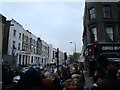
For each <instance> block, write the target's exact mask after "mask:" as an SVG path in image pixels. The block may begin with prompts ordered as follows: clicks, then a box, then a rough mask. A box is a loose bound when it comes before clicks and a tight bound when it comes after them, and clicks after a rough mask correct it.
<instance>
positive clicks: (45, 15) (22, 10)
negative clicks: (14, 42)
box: [2, 2, 84, 53]
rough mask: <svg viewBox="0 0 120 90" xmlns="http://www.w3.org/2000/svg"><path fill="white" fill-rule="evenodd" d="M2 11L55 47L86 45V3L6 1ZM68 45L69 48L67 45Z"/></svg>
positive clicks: (69, 49) (68, 50)
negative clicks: (84, 36)
mask: <svg viewBox="0 0 120 90" xmlns="http://www.w3.org/2000/svg"><path fill="white" fill-rule="evenodd" d="M2 9H3V10H2V13H4V14H5V16H6V15H7V17H9V18H13V19H15V20H16V21H18V22H19V23H20V24H22V25H23V27H24V28H25V29H29V30H30V31H31V32H32V33H33V34H35V35H36V36H38V37H41V38H42V39H44V41H46V42H48V43H49V44H53V46H54V47H56V48H57V47H58V48H60V49H61V50H63V51H67V52H69V53H70V52H72V50H71V48H70V47H71V45H70V44H69V42H70V41H73V42H76V43H78V44H77V46H78V47H77V51H80V49H81V47H82V46H81V45H82V38H81V37H82V30H83V26H82V25H83V24H82V21H83V20H82V17H83V10H84V2H79V3H78V2H64V3H61V2H46V3H45V2H26V3H25V2H23V3H22V2H21V3H20V2H19V3H15V2H11V3H2ZM66 47H67V48H66Z"/></svg>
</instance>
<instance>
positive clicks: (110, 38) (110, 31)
mask: <svg viewBox="0 0 120 90" xmlns="http://www.w3.org/2000/svg"><path fill="white" fill-rule="evenodd" d="M105 31H106V34H107V38H108V39H107V40H108V41H114V37H113V36H114V34H113V27H105ZM91 32H92V34H93V35H92V36H93V39H94V41H95V42H96V41H97V40H98V38H97V37H98V34H97V28H96V27H94V28H91Z"/></svg>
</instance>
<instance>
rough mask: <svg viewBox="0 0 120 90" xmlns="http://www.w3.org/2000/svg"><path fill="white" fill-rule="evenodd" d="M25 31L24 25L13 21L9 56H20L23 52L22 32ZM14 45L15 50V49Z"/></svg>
mask: <svg viewBox="0 0 120 90" xmlns="http://www.w3.org/2000/svg"><path fill="white" fill-rule="evenodd" d="M23 31H24V29H23V27H22V25H20V24H19V23H18V22H16V21H15V20H14V19H12V20H11V23H10V29H9V39H8V55H13V54H14V55H18V54H19V53H20V52H21V50H22V32H23ZM13 44H14V48H13Z"/></svg>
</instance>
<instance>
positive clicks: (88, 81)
mask: <svg viewBox="0 0 120 90" xmlns="http://www.w3.org/2000/svg"><path fill="white" fill-rule="evenodd" d="M84 76H85V88H89V89H90V88H92V86H93V77H89V76H88V74H87V72H86V71H85V73H84Z"/></svg>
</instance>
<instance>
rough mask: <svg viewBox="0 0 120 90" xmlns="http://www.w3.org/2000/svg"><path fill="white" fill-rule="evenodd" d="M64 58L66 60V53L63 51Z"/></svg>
mask: <svg viewBox="0 0 120 90" xmlns="http://www.w3.org/2000/svg"><path fill="white" fill-rule="evenodd" d="M64 59H65V60H67V53H66V52H65V53H64Z"/></svg>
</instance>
